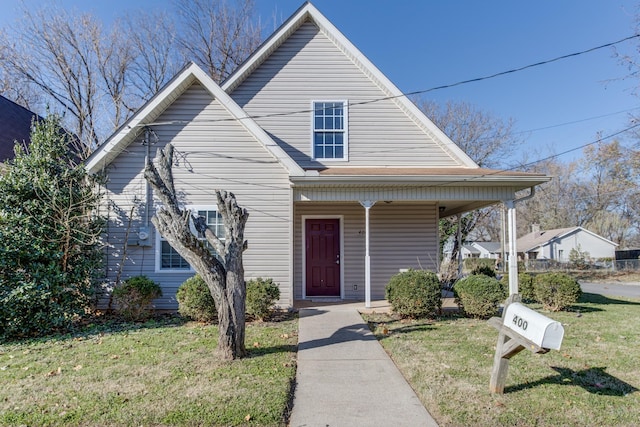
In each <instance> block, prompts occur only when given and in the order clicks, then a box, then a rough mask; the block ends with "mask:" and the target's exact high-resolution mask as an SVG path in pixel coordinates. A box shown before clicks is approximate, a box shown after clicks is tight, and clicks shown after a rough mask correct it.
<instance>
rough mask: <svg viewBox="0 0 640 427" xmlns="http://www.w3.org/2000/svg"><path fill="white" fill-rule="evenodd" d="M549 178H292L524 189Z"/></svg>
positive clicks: (300, 179)
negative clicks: (490, 185)
mask: <svg viewBox="0 0 640 427" xmlns="http://www.w3.org/2000/svg"><path fill="white" fill-rule="evenodd" d="M545 178H547V177H499V176H492V177H486V176H484V177H482V176H477V175H468V176H464V175H462V176H461V175H420V176H417V175H404V176H402V175H400V176H388V175H366V176H364V175H361V176H355V177H354V176H349V177H346V176H340V175H333V176H326V175H325V176H318V175H313V174H308V175H306V176H300V177H295V178H293V177H292V179H291V180H292V182H294V183H296V184H302V185H304V184H314V185H318V184H320V185H321V184H337V183H340V184H352V185H353V184H359V183H362V184H367V185H370V184H398V183H410V184H414V185H419V184H427V183H440V184H441V185H452V186H453V185H455V186H476V185H478V186H482V185H486V184H492V185H500V186H513V187H522V189H525V188H528V187H530V186H532V185H538V184H542V183H544V182H546V181H548V179H545Z"/></svg>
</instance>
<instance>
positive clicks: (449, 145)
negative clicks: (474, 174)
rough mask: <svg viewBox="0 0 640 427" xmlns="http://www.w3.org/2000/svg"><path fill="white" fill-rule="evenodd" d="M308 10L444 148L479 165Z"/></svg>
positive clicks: (341, 36) (330, 26) (310, 7)
mask: <svg viewBox="0 0 640 427" xmlns="http://www.w3.org/2000/svg"><path fill="white" fill-rule="evenodd" d="M307 10H308V13H309V15H310V16H311V17H312V18H313V20H314V21H315V22H316V24H317V25H318V26H319V27H320V29H322V30H323V31H324V32H325V33H326V34H329V35H330V36H331V37H333V38H334V41H335V42H336V43H338V44H339V45H342V47H343V49H344V50H345V51H346V52H347V53H348V55H349V56H350V57H351V58H352V60H354V61H357V62H359V63H360V66H361V67H362V68H363V69H364V70H366V71H367V72H368V73H369V74H370V76H371V77H373V79H374V80H377V81H378V83H379V85H380V86H381V87H382V88H383V90H384V91H386V92H387V93H388V94H389V97H391V98H393V99H394V100H395V102H396V103H398V104H400V106H401V107H403V108H404V109H405V113H407V112H408V113H410V114H411V115H413V116H414V118H415V119H416V120H418V121H419V122H420V124H421V125H422V126H424V127H425V128H426V129H427V130H429V131H430V132H431V133H433V134H434V136H435V137H436V139H437V140H438V141H437V142H440V143H441V144H442V145H444V148H445V149H446V150H448V151H449V153H450V154H452V155H453V156H455V157H457V158H458V160H459V161H460V162H461V163H462V165H464V166H467V167H478V165H477V163H476V162H475V161H473V159H471V157H469V156H468V155H467V153H465V152H464V151H463V150H462V149H461V148H460V147H458V145H457V144H455V143H454V142H453V141H452V140H451V138H449V137H448V136H447V135H446V134H445V133H444V132H442V130H440V128H439V127H437V126H436V125H435V124H434V123H433V122H432V121H431V120H429V118H428V117H427V116H425V114H424V113H423V112H422V111H420V109H419V108H418V107H417V106H416V105H415V104H414V103H413V102H411V101H410V100H409V99H408V98H407V96H406V95H404V94H403V93H402V92H401V91H400V89H398V87H397V86H396V85H395V84H393V82H392V81H391V80H389V79H388V78H387V76H385V75H384V74H383V73H382V72H381V71H380V70H379V69H378V67H376V66H375V65H374V64H373V63H372V62H371V61H369V59H368V58H367V57H366V56H365V55H364V54H363V53H362V52H361V51H360V50H359V49H358V48H357V47H356V46H355V45H354V44H353V43H351V42H350V41H349V39H347V38H346V37H345V36H344V34H342V33H341V32H340V30H338V29H337V28H336V27H335V26H334V25H333V24H332V23H331V22H330V21H329V20H328V19H327V18H326V17H325V16H324V15H322V13H320V11H319V10H318V9H316V8H315V7H314V6H313V5H311V4H308V5H307Z"/></svg>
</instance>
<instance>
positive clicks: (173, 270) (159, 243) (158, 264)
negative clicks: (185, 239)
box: [155, 205, 224, 274]
mask: <svg viewBox="0 0 640 427" xmlns="http://www.w3.org/2000/svg"><path fill="white" fill-rule="evenodd" d="M183 209H188V210H189V211H191V212H194V211H215V212H218V207H217V206H215V205H187V206H185V207H184V208H183ZM190 228H191V232H192V233H193V234H196V230H195V228H194V227H193V224H191V225H190ZM155 234H156V248H155V249H156V250H155V258H156V259H155V261H156V262H155V272H156V273H170V274H171V273H189V274H193V273H195V270H194V269H193V267H192V266H191V264H189V268H188V269H187V268H180V269H177V268H162V242H163V241H165V239H163V238H162V236H161V235H160V233H159V232H158V230H155ZM223 241H224V239H223Z"/></svg>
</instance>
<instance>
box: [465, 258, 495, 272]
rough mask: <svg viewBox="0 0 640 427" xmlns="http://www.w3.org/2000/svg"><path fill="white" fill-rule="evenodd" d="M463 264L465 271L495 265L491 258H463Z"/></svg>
mask: <svg viewBox="0 0 640 427" xmlns="http://www.w3.org/2000/svg"><path fill="white" fill-rule="evenodd" d="M463 264H464V269H465V271H473V270H475V269H476V268H478V267H482V266H484V267H489V268H491V269H493V268H494V267H495V266H496V260H495V259H493V258H465V259H464V261H463Z"/></svg>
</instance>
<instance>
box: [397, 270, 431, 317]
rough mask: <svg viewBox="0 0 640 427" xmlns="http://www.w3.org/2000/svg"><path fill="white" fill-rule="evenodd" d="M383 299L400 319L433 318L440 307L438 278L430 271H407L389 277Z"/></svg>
mask: <svg viewBox="0 0 640 427" xmlns="http://www.w3.org/2000/svg"><path fill="white" fill-rule="evenodd" d="M385 297H386V298H387V300H388V301H389V304H391V308H392V309H393V312H394V313H397V314H399V315H400V316H402V317H411V318H420V317H427V316H433V315H435V314H436V313H437V312H439V311H440V308H441V307H442V291H441V289H440V281H439V280H438V276H437V275H436V274H435V273H433V272H431V271H424V270H409V271H405V272H402V273H398V274H396V275H395V276H393V277H391V279H390V280H389V284H387V287H386V289H385Z"/></svg>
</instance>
